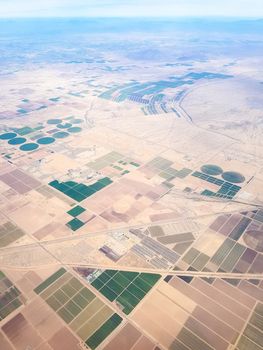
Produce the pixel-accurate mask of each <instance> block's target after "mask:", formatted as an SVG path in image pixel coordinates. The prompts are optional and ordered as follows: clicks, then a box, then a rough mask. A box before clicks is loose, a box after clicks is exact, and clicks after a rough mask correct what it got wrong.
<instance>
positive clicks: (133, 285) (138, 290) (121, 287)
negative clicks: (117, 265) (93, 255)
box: [91, 270, 161, 315]
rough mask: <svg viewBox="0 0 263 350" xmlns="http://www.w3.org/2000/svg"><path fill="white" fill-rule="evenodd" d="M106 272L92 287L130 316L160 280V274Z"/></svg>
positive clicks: (96, 279)
mask: <svg viewBox="0 0 263 350" xmlns="http://www.w3.org/2000/svg"><path fill="white" fill-rule="evenodd" d="M113 272H114V271H113V270H106V271H104V272H102V273H101V275H99V276H98V277H96V278H95V279H94V280H93V281H92V282H91V285H92V286H93V287H94V288H96V289H97V290H98V291H99V292H100V293H101V294H103V295H104V296H105V297H106V298H107V299H108V300H110V301H111V302H113V301H115V303H116V304H117V305H118V307H119V308H120V309H122V311H123V312H124V313H125V314H126V315H128V314H129V313H130V312H131V311H132V310H133V309H134V308H135V307H136V306H137V305H138V304H139V302H140V301H141V300H142V299H143V298H144V297H145V295H146V294H147V293H148V292H149V291H150V290H151V289H152V287H153V286H154V285H155V283H156V282H157V281H158V280H159V279H160V277H161V276H160V275H158V274H150V273H138V272H130V271H115V273H113Z"/></svg>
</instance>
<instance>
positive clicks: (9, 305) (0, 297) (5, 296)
mask: <svg viewBox="0 0 263 350" xmlns="http://www.w3.org/2000/svg"><path fill="white" fill-rule="evenodd" d="M21 297H22V294H21V292H20V291H19V290H18V289H17V288H16V287H15V286H14V285H13V283H12V282H11V281H10V280H9V279H8V278H7V277H6V276H5V275H4V273H3V272H1V271H0V321H1V320H3V319H4V318H5V317H7V316H8V315H9V314H11V312H13V311H14V310H15V309H17V308H18V307H19V306H21V305H22V304H23V303H22V301H21Z"/></svg>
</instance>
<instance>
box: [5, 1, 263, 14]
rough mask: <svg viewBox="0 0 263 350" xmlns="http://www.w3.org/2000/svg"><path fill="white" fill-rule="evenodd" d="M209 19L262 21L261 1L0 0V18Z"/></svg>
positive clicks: (262, 3)
mask: <svg viewBox="0 0 263 350" xmlns="http://www.w3.org/2000/svg"><path fill="white" fill-rule="evenodd" d="M209 15H213V16H243V17H250V16H252V17H253V16H255V17H260V16H262V17H263V0H123V1H122V0H24V1H23V0H0V17H9V16H10V17H15V16H18V17H20V16H22V17H23V16H29V17H30V16H209Z"/></svg>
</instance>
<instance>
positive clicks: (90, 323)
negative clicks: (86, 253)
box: [35, 268, 122, 349]
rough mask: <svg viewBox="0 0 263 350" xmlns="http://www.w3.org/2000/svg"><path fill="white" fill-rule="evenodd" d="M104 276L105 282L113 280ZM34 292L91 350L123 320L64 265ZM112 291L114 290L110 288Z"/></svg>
mask: <svg viewBox="0 0 263 350" xmlns="http://www.w3.org/2000/svg"><path fill="white" fill-rule="evenodd" d="M105 277H106V276H105ZM105 277H102V280H103V282H101V283H102V285H104V282H107V281H108V280H110V279H111V276H108V277H107V278H105ZM35 292H36V293H37V294H39V295H40V296H41V298H42V299H44V300H45V302H46V303H47V304H48V305H49V306H50V307H51V308H52V309H53V310H54V311H55V312H56V313H57V315H58V316H60V318H61V319H62V320H63V321H64V322H65V323H67V324H68V326H69V327H70V329H71V330H72V331H74V332H75V333H76V334H77V335H78V337H79V338H80V339H81V340H82V341H83V342H86V344H87V345H88V346H90V347H91V348H92V349H95V348H96V347H97V346H98V345H99V344H100V343H101V342H103V341H104V339H105V338H106V337H107V336H108V335H109V334H110V333H111V332H112V331H113V330H114V329H115V328H116V327H117V326H118V325H119V324H120V323H121V321H122V318H121V317H120V316H119V315H117V314H116V313H114V311H113V309H112V308H111V307H109V306H108V305H106V304H105V303H104V302H103V301H102V300H101V299H100V298H98V297H96V295H95V294H94V293H93V292H92V291H91V290H89V289H88V288H87V287H84V286H83V285H82V283H81V282H80V281H79V280H78V279H77V278H76V277H74V276H73V275H71V274H70V273H69V272H67V271H66V270H65V269H64V268H61V269H60V270H58V271H56V272H55V273H54V274H53V275H51V276H50V277H49V278H47V279H46V280H45V281H43V282H42V283H41V284H40V285H39V286H38V287H37V288H35ZM109 292H110V293H114V292H112V291H111V290H109ZM109 295H110V294H109ZM116 297H117V295H116Z"/></svg>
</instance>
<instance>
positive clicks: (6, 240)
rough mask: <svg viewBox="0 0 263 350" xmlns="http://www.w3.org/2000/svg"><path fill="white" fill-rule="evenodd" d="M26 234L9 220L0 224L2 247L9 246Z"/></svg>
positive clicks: (0, 244)
mask: <svg viewBox="0 0 263 350" xmlns="http://www.w3.org/2000/svg"><path fill="white" fill-rule="evenodd" d="M24 235H25V233H24V232H23V231H22V230H20V229H19V228H18V227H17V226H15V225H14V224H12V223H11V222H9V221H8V222H6V223H5V224H3V225H0V247H1V248H2V247H6V246H8V245H9V244H11V243H14V242H15V241H17V240H18V239H19V238H21V237H23V236H24Z"/></svg>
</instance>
